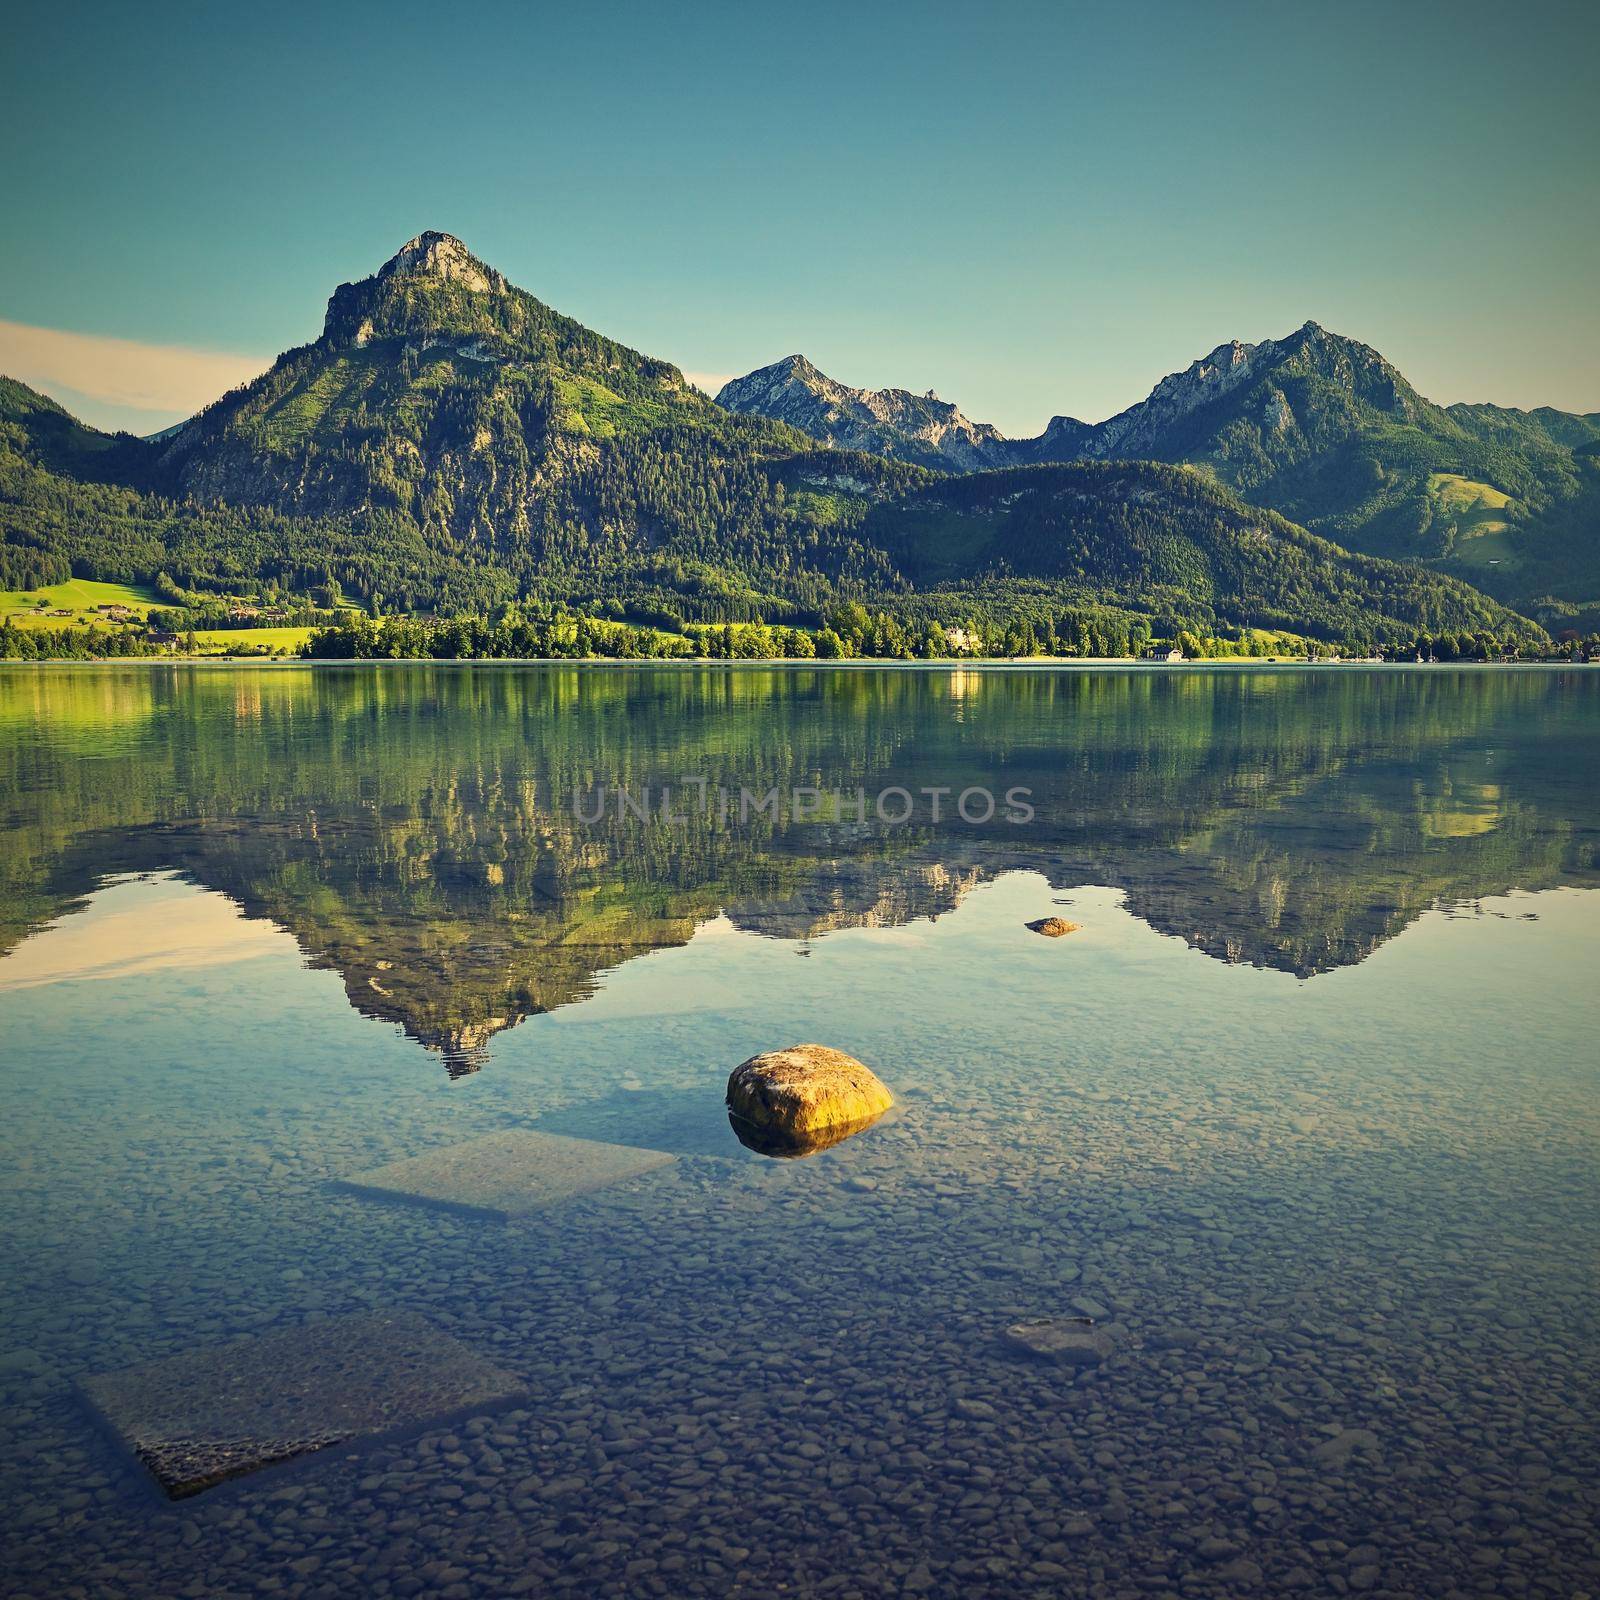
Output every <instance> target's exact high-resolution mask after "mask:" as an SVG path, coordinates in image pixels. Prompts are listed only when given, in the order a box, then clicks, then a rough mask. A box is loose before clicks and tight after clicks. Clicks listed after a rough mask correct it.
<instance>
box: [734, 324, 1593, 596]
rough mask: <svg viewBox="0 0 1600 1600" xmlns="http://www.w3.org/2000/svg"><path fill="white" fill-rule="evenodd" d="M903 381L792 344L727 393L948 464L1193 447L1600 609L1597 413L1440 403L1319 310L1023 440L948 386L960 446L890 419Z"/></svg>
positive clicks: (1283, 490) (1433, 556) (805, 423)
mask: <svg viewBox="0 0 1600 1600" xmlns="http://www.w3.org/2000/svg"><path fill="white" fill-rule="evenodd" d="M780 368H781V369H783V377H782V383H781V385H777V384H775V383H774V382H773V381H772V380H771V378H770V377H769V375H771V374H775V373H777V372H778V371H779V369H780ZM756 380H761V381H759V382H758V381H756ZM841 393H842V394H843V395H844V396H845V397H854V403H853V404H852V403H848V400H847V402H846V403H841V401H840V399H839V395H840V394H841ZM904 394H905V391H903V390H875V391H866V390H852V389H849V388H848V387H847V386H845V385H839V384H835V383H834V382H833V380H831V379H828V378H827V377H826V376H825V375H824V374H822V373H820V372H818V371H817V369H816V368H815V367H814V366H812V365H811V363H810V362H808V361H805V360H804V358H802V357H790V358H789V359H788V360H787V361H786V362H782V363H779V364H778V367H777V368H763V369H762V370H761V372H760V373H756V374H752V375H751V377H749V378H743V379H737V380H735V381H734V382H732V383H730V384H728V385H727V386H726V387H725V388H724V389H723V390H722V393H721V394H720V395H719V397H718V398H719V400H720V401H721V403H722V404H724V405H728V406H731V407H733V408H734V409H738V410H746V411H752V412H756V413H759V414H762V415H772V414H778V415H781V418H782V420H783V421H784V422H786V423H788V424H789V425H790V426H791V427H794V428H797V429H799V430H801V431H802V432H805V433H809V434H811V435H812V436H813V437H814V438H817V439H819V440H822V441H824V442H828V443H834V444H843V443H844V442H845V436H846V434H848V437H849V440H850V443H851V445H852V447H853V448H857V449H869V450H876V451H877V452H878V453H880V454H888V455H894V456H899V457H902V458H904V459H908V460H915V461H917V462H918V463H919V464H921V465H924V466H931V467H942V468H943V469H944V470H947V471H958V472H968V471H974V470H992V469H996V468H1001V467H1006V466H1014V465H1020V464H1036V463H1041V462H1051V461H1097V460H1098V461H1108V460H1155V461H1170V462H1183V463H1186V464H1189V465H1192V466H1197V467H1200V468H1201V469H1203V470H1205V471H1206V472H1208V473H1210V474H1211V475H1212V476H1213V477H1215V478H1216V479H1217V480H1218V481H1219V482H1221V483H1225V484H1227V485H1228V486H1229V487H1231V488H1233V489H1236V490H1238V491H1239V492H1240V493H1241V494H1243V495H1245V497H1246V498H1247V499H1250V500H1253V501H1256V502H1257V503H1259V504H1263V505H1267V506H1270V507H1272V508H1273V509H1274V510H1278V511H1281V512H1282V513H1283V514H1284V515H1286V516H1289V517H1291V518H1293V519H1294V520H1295V521H1297V522H1301V523H1303V524H1304V525H1305V526H1307V527H1309V528H1312V529H1313V530H1315V531H1317V532H1319V533H1322V534H1324V535H1325V536H1327V537H1329V538H1332V539H1334V540H1336V541H1338V542H1339V543H1341V544H1345V545H1348V546H1349V547H1351V548H1353V549H1358V550H1363V551H1366V552H1368V553H1371V554H1378V555H1386V556H1390V557H1393V558H1396V559H1401V560H1411V561H1418V562H1423V563H1428V564H1432V565H1437V566H1440V567H1442V568H1443V569H1444V570H1447V571H1451V572H1454V573H1456V574H1457V575H1460V576H1464V577H1467V578H1468V579H1469V580H1470V581H1473V582H1475V583H1480V584H1483V585H1484V586H1486V587H1488V588H1489V589H1490V590H1491V591H1492V592H1494V593H1495V594H1497V595H1499V596H1500V597H1501V598H1502V599H1506V600H1509V601H1513V602H1517V603H1520V604H1522V605H1524V606H1526V607H1528V608H1531V609H1540V610H1541V611H1542V613H1543V614H1545V615H1547V616H1548V617H1549V618H1550V619H1551V620H1557V619H1558V618H1559V616H1560V614H1561V611H1562V609H1563V607H1566V608H1582V607H1585V606H1587V607H1590V608H1591V609H1593V610H1595V611H1597V612H1600V413H1594V414H1590V415H1581V414H1576V413H1571V412H1561V411H1557V410H1554V409H1553V408H1549V407H1543V408H1540V409H1538V410H1536V411H1531V412H1524V411H1517V410H1514V409H1512V408H1509V407H1500V406H1489V405H1453V406H1448V407H1446V406H1439V405H1436V404H1434V403H1433V402H1432V401H1429V400H1426V399H1424V398H1423V396H1421V395H1420V394H1418V392H1417V391H1416V389H1415V388H1413V387H1412V385H1411V384H1410V383H1409V382H1407V380H1406V379H1405V377H1404V376H1403V375H1402V374H1401V373H1400V372H1399V371H1398V369H1396V368H1395V367H1394V366H1393V365H1392V364H1391V363H1390V362H1388V361H1387V360H1385V359H1384V357H1383V356H1382V355H1381V354H1379V352H1378V351H1376V350H1374V349H1373V348H1372V347H1371V346H1369V345H1365V344H1362V343H1360V342H1359V341H1357V340H1354V339H1349V338H1346V337H1344V336H1342V335H1339V334H1334V333H1330V332H1329V331H1328V330H1327V329H1325V328H1323V327H1321V326H1320V325H1319V324H1317V323H1315V322H1307V323H1305V324H1304V325H1303V326H1302V327H1300V328H1299V329H1297V330H1296V331H1295V332H1294V333H1291V334H1289V335H1287V336H1285V337H1284V338H1282V339H1268V340H1264V341H1262V342H1261V343H1258V344H1244V343H1240V342H1239V341H1236V340H1235V341H1230V342H1228V343H1226V344H1221V345H1218V346H1217V347H1216V348H1215V349H1214V350H1212V351H1211V352H1210V353H1209V354H1208V355H1206V356H1203V357H1201V358H1200V359H1199V360H1197V361H1194V362H1192V363H1190V365H1189V366H1188V367H1186V368H1184V369H1183V370H1182V371H1180V372H1175V373H1172V374H1170V375H1169V376H1167V377H1165V378H1163V379H1162V380H1161V381H1160V382H1159V383H1157V384H1156V385H1155V387H1154V388H1153V389H1152V390H1151V392H1150V394H1149V395H1148V396H1147V397H1146V398H1145V399H1144V400H1141V401H1140V402H1138V403H1137V404H1136V405H1133V406H1130V407H1128V409H1127V410H1125V411H1122V412H1119V413H1118V414H1117V415H1116V416H1114V417H1110V418H1108V419H1107V420H1106V421H1104V422H1100V423H1086V422H1082V421H1080V420H1078V419H1077V418H1075V417H1069V416H1057V417H1054V418H1052V419H1051V421H1050V423H1049V425H1048V426H1047V427H1046V428H1045V430H1044V431H1043V433H1041V434H1039V435H1038V436H1037V437H1034V438H1028V439H1008V438H1006V437H1004V436H1003V435H1002V434H1001V433H1000V432H999V431H998V430H997V429H995V428H992V427H990V426H989V425H988V424H986V423H972V422H970V421H968V419H967V418H965V417H964V416H963V415H962V414H961V412H960V411H959V410H957V409H956V408H955V407H954V406H950V405H947V403H946V402H942V401H941V402H938V404H939V405H940V406H941V407H943V408H944V409H945V410H946V411H947V412H948V413H950V414H951V416H953V417H955V418H959V419H960V422H961V424H962V431H961V432H960V434H959V435H958V436H957V437H956V441H955V443H954V444H953V445H948V444H947V443H946V442H945V436H942V435H940V434H939V433H938V432H937V430H936V429H934V428H931V427H922V428H914V427H908V426H906V424H905V422H904V421H903V420H902V417H901V416H900V415H899V414H896V415H893V416H890V417H888V418H886V419H883V420H878V419H877V413H878V412H879V411H882V410H884V409H886V408H885V407H883V406H882V405H874V404H873V403H872V400H871V398H870V397H877V396H901V395H904ZM1490 511H1493V512H1500V513H1503V515H1501V516H1491V515H1488V514H1487V513H1488V512H1490Z"/></svg>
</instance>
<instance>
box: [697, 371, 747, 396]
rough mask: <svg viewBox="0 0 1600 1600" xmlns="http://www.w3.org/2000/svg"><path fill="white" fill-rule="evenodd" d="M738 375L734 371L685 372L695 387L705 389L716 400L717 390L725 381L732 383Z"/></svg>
mask: <svg viewBox="0 0 1600 1600" xmlns="http://www.w3.org/2000/svg"><path fill="white" fill-rule="evenodd" d="M737 376H738V374H737V373H734V372H685V373H684V377H686V378H687V379H688V380H689V382H690V383H692V384H693V385H694V386H695V388H697V389H701V390H703V391H704V392H705V393H706V394H708V395H710V396H711V398H712V399H713V400H714V399H716V397H717V391H718V390H719V389H720V388H721V387H722V386H723V384H725V383H731V382H732V381H733V380H734V378H736V377H737Z"/></svg>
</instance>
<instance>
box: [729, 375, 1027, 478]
mask: <svg viewBox="0 0 1600 1600" xmlns="http://www.w3.org/2000/svg"><path fill="white" fill-rule="evenodd" d="M717 404H718V405H721V406H725V407H727V409H728V410H730V411H743V412H748V413H753V414H755V415H758V416H764V417H772V418H774V419H775V420H777V421H779V422H786V423H788V424H789V425H790V426H791V427H794V428H798V429H799V430H800V431H801V432H802V433H808V434H810V435H811V436H812V437H813V438H815V439H820V440H822V441H823V443H825V444H830V445H833V446H834V447H836V448H839V449H846V450H866V451H868V452H870V453H872V454H875V455H890V456H898V457H900V458H902V459H904V460H907V461H916V462H920V463H921V464H923V465H925V466H935V467H950V466H954V467H956V468H957V469H958V470H959V471H963V472H970V471H974V470H976V469H978V468H981V467H992V466H1000V465H1002V464H1004V463H1005V462H1006V461H1007V460H1009V454H1008V452H1007V450H1006V446H1005V441H1004V439H1003V438H1002V437H1001V435H1000V433H999V432H998V431H997V430H996V429H995V428H993V427H991V426H990V425H989V424H988V423H986V422H973V421H972V420H971V419H970V418H968V417H964V416H963V415H962V414H961V412H960V411H959V410H958V409H957V408H956V407H955V406H953V405H951V404H950V403H949V402H948V401H945V400H941V399H940V398H939V396H938V395H937V393H935V391H934V390H932V389H929V390H928V391H927V392H926V393H925V394H916V393H913V392H912V391H911V390H909V389H857V388H853V387H852V386H851V385H850V384H847V383H840V382H838V381H837V380H836V379H834V378H830V377H829V376H828V375H827V374H826V373H825V372H821V371H819V370H818V369H817V367H816V366H814V365H813V364H812V363H811V362H810V361H808V360H807V359H806V358H805V357H804V356H803V355H792V356H785V357H784V358H783V360H781V361H775V362H773V363H772V365H771V366H767V367H758V368H757V369H756V371H754V372H752V373H749V374H747V375H746V376H745V377H743V378H735V379H734V380H733V381H732V382H731V383H728V384H724V385H723V388H722V390H721V392H720V393H719V394H718V395H717Z"/></svg>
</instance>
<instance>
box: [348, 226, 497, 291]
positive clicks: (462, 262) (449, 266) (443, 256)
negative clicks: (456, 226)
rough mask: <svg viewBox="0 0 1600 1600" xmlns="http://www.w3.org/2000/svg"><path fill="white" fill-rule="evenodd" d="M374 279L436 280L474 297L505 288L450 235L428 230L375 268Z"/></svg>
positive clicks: (494, 273) (492, 273)
mask: <svg viewBox="0 0 1600 1600" xmlns="http://www.w3.org/2000/svg"><path fill="white" fill-rule="evenodd" d="M378 276H379V277H380V278H394V277H431V278H437V279H439V280H440V281H441V282H443V283H456V284H460V285H461V287H462V288H464V289H469V290H471V291H473V292H474V293H476V294H487V293H489V292H490V291H491V290H502V289H504V288H505V287H506V280H505V278H504V276H503V275H502V274H500V273H498V272H496V271H495V270H494V268H493V267H490V266H485V265H484V263H483V262H481V261H480V260H479V259H478V258H477V257H476V256H475V255H473V253H472V252H471V251H470V250H469V249H467V247H466V246H465V245H464V244H463V243H462V242H461V241H460V240H459V239H458V238H456V236H455V235H454V234H453V233H439V232H436V231H434V230H431V229H430V230H429V231H428V232H426V233H419V234H418V235H417V236H416V238H415V239H408V240H407V241H406V242H405V243H404V244H403V245H401V246H400V248H399V249H398V250H397V251H396V252H395V253H394V254H393V255H392V256H390V257H389V259H388V260H387V261H385V262H384V264H383V265H382V266H381V267H380V268H379V269H378Z"/></svg>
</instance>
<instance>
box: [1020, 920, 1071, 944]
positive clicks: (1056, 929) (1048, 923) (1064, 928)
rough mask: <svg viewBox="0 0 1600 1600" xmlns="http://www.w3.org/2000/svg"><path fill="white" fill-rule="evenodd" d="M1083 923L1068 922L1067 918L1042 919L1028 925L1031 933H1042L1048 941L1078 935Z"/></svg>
mask: <svg viewBox="0 0 1600 1600" xmlns="http://www.w3.org/2000/svg"><path fill="white" fill-rule="evenodd" d="M1081 926H1082V924H1081V923H1077V922H1068V921H1067V919H1066V918H1065V917H1040V918H1039V920H1038V921H1037V922H1030V923H1029V924H1028V931H1029V932H1030V933H1042V934H1043V935H1044V936H1045V938H1047V939H1059V938H1061V936H1062V935H1063V934H1067V933H1076V932H1077V931H1078V929H1079V928H1080V927H1081Z"/></svg>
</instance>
